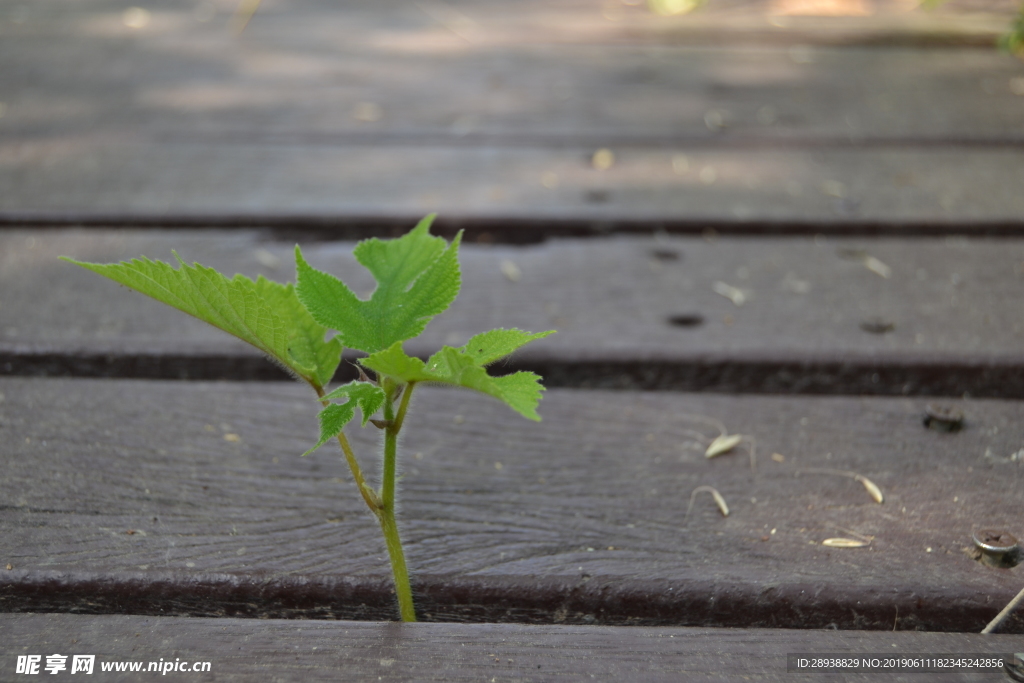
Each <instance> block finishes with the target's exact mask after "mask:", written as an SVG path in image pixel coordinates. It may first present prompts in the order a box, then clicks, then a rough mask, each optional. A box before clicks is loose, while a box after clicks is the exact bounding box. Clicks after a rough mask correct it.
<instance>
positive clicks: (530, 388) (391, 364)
mask: <svg viewBox="0 0 1024 683" xmlns="http://www.w3.org/2000/svg"><path fill="white" fill-rule="evenodd" d="M495 332H510V331H509V330H496V331H495ZM514 332H516V333H517V334H516V335H514V336H515V337H516V339H518V340H519V341H522V340H523V339H525V340H526V341H529V340H530V339H536V338H539V337H540V336H546V335H547V334H549V333H546V332H544V333H540V335H531V334H530V333H528V332H520V331H519V330H515V331H514ZM487 334H490V333H485V334H483V335H477V337H474V339H478V338H485V337H486V335H487ZM500 337H501V335H497V336H494V337H492V340H498V339H499V338H500ZM470 341H471V343H472V340H470ZM522 343H526V342H525V341H522ZM521 345H522V344H518V346H521ZM509 346H510V342H508V341H507V340H506V341H505V342H503V343H498V342H497V341H495V342H494V343H493V344H491V345H487V346H483V347H481V346H472V345H471V344H467V345H466V346H464V347H461V348H458V349H456V348H452V347H450V346H445V347H443V348H442V349H441V350H440V351H438V352H437V353H435V354H434V355H433V356H431V357H430V358H429V359H428V360H427V362H426V363H424V362H423V361H421V360H420V359H419V358H413V357H411V356H408V355H406V353H405V351H403V350H402V343H401V342H397V343H395V344H394V345H392V346H391V347H390V348H388V349H386V350H384V351H380V352H378V353H375V354H373V355H371V356H369V357H368V358H364V359H362V360H361V361H360V363H361V364H362V365H365V366H366V367H368V368H370V369H371V370H373V371H374V372H376V373H378V374H380V375H385V376H387V377H391V378H393V379H395V380H397V381H399V382H403V383H408V382H441V383H444V384H454V385H456V386H461V387H465V388H467V389H475V390H476V391H480V392H483V393H485V394H488V395H490V396H493V397H494V398H496V399H498V400H499V401H502V402H504V403H505V404H506V405H508V406H509V407H510V408H512V410H514V411H516V412H517V413H519V414H520V415H522V416H523V417H525V418H527V419H530V420H536V421H539V420H540V415H538V414H537V404H538V402H539V401H540V398H541V392H542V391H544V387H543V386H541V384H540V377H538V376H537V375H535V374H534V373H532V372H516V373H513V374H511V375H505V376H502V377H492V376H490V375H488V374H487V370H486V369H485V368H484V367H483V365H482V362H481V361H480V360H478V359H477V357H476V356H475V355H474V353H472V350H474V349H477V350H478V355H479V358H481V359H483V362H487V361H488V360H494V358H495V356H494V354H495V353H497V349H507V348H508V347H509ZM480 349H482V351H480ZM501 355H506V354H505V353H502V354H501ZM497 357H500V355H499V356H497Z"/></svg>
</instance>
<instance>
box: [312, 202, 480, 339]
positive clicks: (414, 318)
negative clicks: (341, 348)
mask: <svg viewBox="0 0 1024 683" xmlns="http://www.w3.org/2000/svg"><path fill="white" fill-rule="evenodd" d="M433 220H434V216H433V214H431V215H430V216H427V217H426V218H424V219H423V220H422V221H420V223H419V224H418V225H417V226H416V227H415V228H413V230H412V231H411V232H409V233H408V234H407V235H405V236H404V237H400V238H398V239H394V240H379V239H370V240H364V241H363V242H360V243H359V244H358V245H356V248H355V251H354V255H355V257H356V260H357V261H359V263H361V264H362V265H363V266H365V267H366V269H367V270H369V271H370V272H371V273H372V274H373V276H374V278H375V279H376V280H377V288H376V289H375V290H374V291H373V294H372V295H370V299H369V300H368V301H363V300H362V299H360V298H359V297H357V296H356V295H355V294H354V293H353V292H352V290H351V289H349V288H348V286H346V285H345V283H343V282H342V281H341V280H339V279H338V278H336V277H334V276H333V275H330V274H329V273H325V272H323V271H320V270H317V269H316V268H313V267H312V266H310V265H309V264H308V263H306V260H305V259H304V258H303V257H302V251H301V250H300V249H299V247H298V246H296V247H295V262H296V269H297V272H298V284H297V286H296V291H297V293H298V296H299V299H300V300H301V301H302V303H303V304H304V305H305V306H306V308H307V309H309V312H310V313H311V314H312V316H313V318H314V319H315V320H316V321H317V322H318V323H320V324H321V325H324V326H325V327H328V328H331V329H333V330H337V332H338V335H339V336H340V337H341V342H342V343H343V344H344V345H345V346H347V347H349V348H353V349H358V350H360V351H365V352H367V353H376V352H378V351H382V350H384V349H386V348H389V347H390V346H392V345H393V344H395V343H396V342H400V341H405V340H406V339H412V338H413V337H415V336H417V335H419V333H420V332H422V331H423V329H424V328H425V327H426V326H427V323H428V322H430V320H431V319H432V318H433V317H434V316H435V315H437V314H438V313H441V312H443V311H445V310H446V309H447V308H448V306H450V305H451V303H452V301H454V300H455V297H456V296H457V295H458V293H459V288H460V287H461V276H460V274H459V243H460V242H461V240H462V233H461V232H460V233H459V234H458V235H457V236H456V237H455V240H454V241H453V242H452V244H451V245H450V246H447V247H446V242H445V240H444V239H443V238H441V237H432V236H431V235H430V224H431V223H432V222H433Z"/></svg>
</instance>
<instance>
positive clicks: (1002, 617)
mask: <svg viewBox="0 0 1024 683" xmlns="http://www.w3.org/2000/svg"><path fill="white" fill-rule="evenodd" d="M1022 602H1024V588H1022V589H1021V591H1020V593H1017V596H1016V597H1015V598H1014V599H1013V600H1010V603H1009V604H1008V605H1007V606H1006V607H1004V608H1003V609H1002V611H1001V612H1000V613H999V614H997V615H996V618H995V619H993V620H992V621H990V622H988V626H986V627H985V628H983V629H981V632H982V633H992V632H993V631H995V630H996V629H997V628H999V624H1001V623H1003V622H1004V621H1006V618H1007V617H1008V616H1010V612H1012V611H1013V610H1014V609H1016V608H1017V606H1018V605H1020V604H1021V603H1022Z"/></svg>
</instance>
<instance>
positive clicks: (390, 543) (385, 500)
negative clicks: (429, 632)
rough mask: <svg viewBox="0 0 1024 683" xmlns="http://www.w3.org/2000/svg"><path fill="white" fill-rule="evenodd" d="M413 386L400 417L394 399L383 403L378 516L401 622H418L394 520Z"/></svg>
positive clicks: (403, 552) (404, 400)
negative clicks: (400, 438)
mask: <svg viewBox="0 0 1024 683" xmlns="http://www.w3.org/2000/svg"><path fill="white" fill-rule="evenodd" d="M412 387H413V385H412V384H410V385H409V386H407V387H406V388H405V396H403V397H402V403H401V406H400V407H399V411H398V416H397V418H396V416H395V407H394V405H393V404H392V402H391V400H392V397H391V396H388V399H387V400H386V401H385V402H384V421H385V422H386V424H387V425H388V426H387V428H386V429H385V430H384V472H383V481H382V482H381V493H380V510H379V512H378V513H377V517H378V518H379V519H380V528H381V531H383V532H384V542H385V543H386V544H387V547H388V555H389V556H390V558H391V572H392V573H393V574H394V576H395V594H396V596H397V597H398V610H399V612H400V613H401V615H402V621H416V610H415V609H414V608H413V604H412V588H411V586H410V585H409V569H408V568H407V567H406V564H405V551H404V550H403V549H402V541H401V539H400V538H399V535H398V524H397V523H396V521H395V471H396V469H397V465H396V461H397V455H398V431H399V429H401V427H402V420H403V419H404V418H405V410H406V408H407V407H408V406H409V395H410V394H412Z"/></svg>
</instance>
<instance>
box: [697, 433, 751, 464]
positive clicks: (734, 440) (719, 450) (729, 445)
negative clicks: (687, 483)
mask: <svg viewBox="0 0 1024 683" xmlns="http://www.w3.org/2000/svg"><path fill="white" fill-rule="evenodd" d="M741 441H743V436H742V435H740V434H729V435H726V434H722V435H721V436H718V437H716V438H715V439H714V441H712V442H711V445H709V446H708V449H707V450H706V451H704V457H706V458H713V457H715V456H716V455H722V454H723V453H728V452H729V451H731V450H732V449H733V448H735V447H736V446H737V445H738V444H739V443H740V442H741Z"/></svg>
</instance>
